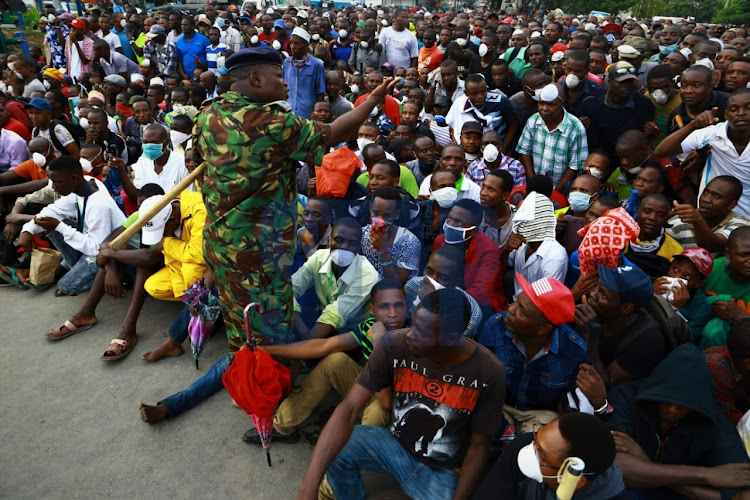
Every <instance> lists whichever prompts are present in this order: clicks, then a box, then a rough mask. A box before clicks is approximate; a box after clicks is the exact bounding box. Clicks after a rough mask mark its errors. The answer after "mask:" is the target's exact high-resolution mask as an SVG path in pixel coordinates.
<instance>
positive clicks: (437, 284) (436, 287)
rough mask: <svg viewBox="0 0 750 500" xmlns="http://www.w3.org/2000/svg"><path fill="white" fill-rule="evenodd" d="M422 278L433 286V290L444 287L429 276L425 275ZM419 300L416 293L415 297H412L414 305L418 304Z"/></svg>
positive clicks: (420, 300)
mask: <svg viewBox="0 0 750 500" xmlns="http://www.w3.org/2000/svg"><path fill="white" fill-rule="evenodd" d="M422 280H423V281H424V280H427V281H428V282H429V283H430V284H431V285H432V286H433V288H435V290H442V289H443V288H445V287H444V286H443V285H441V284H440V283H438V282H437V281H435V280H434V279H432V278H430V277H429V276H425V277H424V278H422ZM420 302H422V299H420V298H419V295H417V298H416V299H414V306H415V307H416V306H418V305H419V303H420Z"/></svg>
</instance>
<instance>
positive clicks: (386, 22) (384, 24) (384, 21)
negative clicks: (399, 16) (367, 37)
mask: <svg viewBox="0 0 750 500" xmlns="http://www.w3.org/2000/svg"><path fill="white" fill-rule="evenodd" d="M380 24H382V25H383V26H388V21H386V20H385V19H383V20H382V21H380Z"/></svg>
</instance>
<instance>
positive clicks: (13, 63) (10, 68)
mask: <svg viewBox="0 0 750 500" xmlns="http://www.w3.org/2000/svg"><path fill="white" fill-rule="evenodd" d="M8 69H9V70H11V71H15V70H16V63H15V62H13V61H11V62H9V63H8Z"/></svg>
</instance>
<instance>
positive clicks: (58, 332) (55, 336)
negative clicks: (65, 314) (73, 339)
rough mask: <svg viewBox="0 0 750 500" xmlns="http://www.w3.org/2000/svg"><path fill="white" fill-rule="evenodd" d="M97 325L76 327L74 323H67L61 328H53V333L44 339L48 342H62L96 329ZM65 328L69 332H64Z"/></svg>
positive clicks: (47, 334) (49, 333)
mask: <svg viewBox="0 0 750 500" xmlns="http://www.w3.org/2000/svg"><path fill="white" fill-rule="evenodd" d="M95 325H96V323H92V324H90V325H81V326H76V325H75V324H74V323H73V322H72V321H66V322H65V323H63V325H62V326H61V327H58V328H53V329H52V331H50V332H48V333H46V334H45V335H44V338H45V339H47V340H62V339H64V338H66V337H70V336H71V335H75V334H76V333H79V332H85V331H86V330H91V329H92V328H94V326H95ZM63 328H67V329H68V331H67V332H63Z"/></svg>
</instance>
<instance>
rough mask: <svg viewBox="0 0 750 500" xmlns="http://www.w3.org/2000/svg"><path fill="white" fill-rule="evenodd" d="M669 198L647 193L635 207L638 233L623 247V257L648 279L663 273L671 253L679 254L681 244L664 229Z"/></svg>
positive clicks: (670, 260)
mask: <svg viewBox="0 0 750 500" xmlns="http://www.w3.org/2000/svg"><path fill="white" fill-rule="evenodd" d="M670 208H671V207H670V205H669V200H667V197H666V196H664V195H663V194H650V195H648V196H646V197H645V198H643V201H641V203H640V204H639V206H638V217H637V221H638V227H639V228H640V229H641V232H640V234H639V235H638V238H637V239H636V241H635V242H631V243H630V246H629V248H627V249H626V250H625V257H626V258H627V259H628V260H629V261H630V262H632V263H633V264H635V265H636V266H638V267H639V268H641V270H643V271H644V272H645V273H646V274H648V275H649V276H650V277H651V278H658V277H659V276H664V275H665V274H667V270H668V269H669V264H670V263H671V262H672V258H673V256H675V255H679V254H681V253H682V245H680V244H679V243H677V241H676V240H675V239H674V238H672V236H670V235H669V234H666V233H665V232H664V227H665V226H666V225H667V221H668V220H669V211H670Z"/></svg>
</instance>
